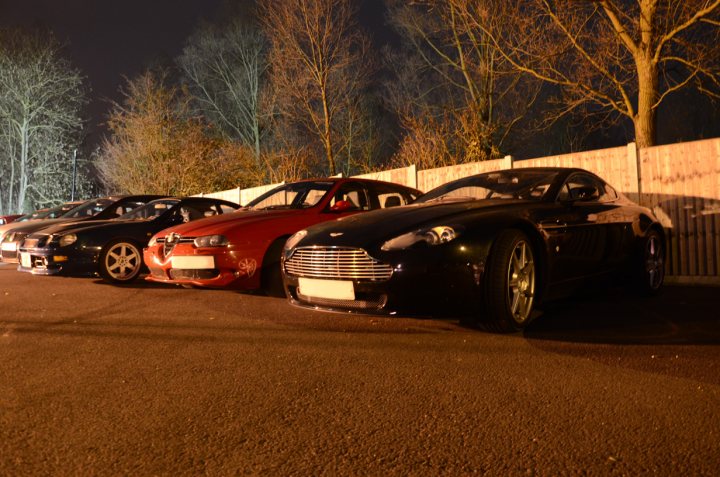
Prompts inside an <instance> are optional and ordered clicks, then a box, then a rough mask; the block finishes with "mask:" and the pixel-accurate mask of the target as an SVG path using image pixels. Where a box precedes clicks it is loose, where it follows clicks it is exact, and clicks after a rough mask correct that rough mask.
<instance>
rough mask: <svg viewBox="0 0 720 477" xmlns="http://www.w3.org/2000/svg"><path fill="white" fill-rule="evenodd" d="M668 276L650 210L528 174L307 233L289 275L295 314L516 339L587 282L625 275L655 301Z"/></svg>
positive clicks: (558, 171)
mask: <svg viewBox="0 0 720 477" xmlns="http://www.w3.org/2000/svg"><path fill="white" fill-rule="evenodd" d="M663 265H664V235H663V230H662V228H661V226H660V224H659V223H658V221H657V220H656V218H655V217H654V215H653V214H652V212H651V211H650V210H648V209H647V208H644V207H641V206H639V205H637V204H634V203H633V202H631V201H630V200H628V199H627V198H625V197H624V196H622V195H621V194H619V193H617V192H616V191H615V190H614V189H613V188H612V187H611V186H609V185H608V184H607V183H605V182H604V181H603V180H602V179H600V178H599V177H597V176H596V175H594V174H592V173H590V172H587V171H585V170H582V169H568V168H526V169H512V170H506V171H497V172H493V173H486V174H480V175H477V176H472V177H468V178H464V179H460V180H458V181H454V182H451V183H448V184H446V185H444V186H441V187H439V188H437V189H434V190H433V191H430V192H429V193H427V194H425V195H424V196H422V197H421V198H420V199H419V200H418V201H416V202H415V203H413V204H411V205H408V206H404V207H398V208H393V209H386V210H381V211H377V212H371V213H368V214H364V215H362V216H353V217H348V218H344V219H341V220H338V221H334V222H329V223H325V224H321V225H318V226H314V227H311V228H309V229H307V230H305V231H301V232H298V234H296V235H295V236H293V237H291V238H290V239H289V240H288V242H287V244H286V247H285V250H284V254H283V264H282V268H283V279H284V285H285V289H286V294H287V296H288V298H289V300H290V302H291V303H293V304H295V305H300V306H306V307H313V308H318V309H326V310H334V311H346V312H363V313H382V314H394V313H397V312H402V313H419V314H425V315H428V314H437V313H441V314H456V313H460V314H461V315H462V316H465V317H466V318H463V320H464V321H466V322H468V323H472V324H482V325H484V326H485V327H486V328H489V329H492V330H497V331H511V330H516V329H520V328H522V327H523V326H525V325H526V324H527V322H529V320H530V319H531V314H532V313H533V311H534V309H535V306H536V305H537V304H538V303H540V302H541V301H543V300H549V299H552V298H556V297H560V296H565V295H567V294H568V293H569V292H571V291H572V290H573V289H575V288H576V286H577V285H578V284H580V283H582V282H585V281H586V280H587V279H588V278H593V277H599V276H602V275H607V274H612V273H617V272H621V273H623V272H627V274H629V276H631V277H633V279H634V283H635V284H637V285H638V286H639V287H640V288H642V289H643V290H645V291H650V292H651V291H654V290H657V289H658V288H659V287H660V286H661V285H662V281H663V276H664V268H663ZM304 292H305V293H304Z"/></svg>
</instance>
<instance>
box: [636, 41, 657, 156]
mask: <svg viewBox="0 0 720 477" xmlns="http://www.w3.org/2000/svg"><path fill="white" fill-rule="evenodd" d="M635 61H636V63H637V71H638V107H637V112H636V113H635V116H634V117H633V123H634V125H635V142H636V144H637V147H638V148H644V147H652V146H654V145H655V144H656V142H657V138H656V132H657V131H656V111H655V103H656V102H657V98H658V74H657V67H656V66H655V64H653V61H652V58H650V57H649V53H647V54H642V55H640V56H639V57H638V58H636V60H635Z"/></svg>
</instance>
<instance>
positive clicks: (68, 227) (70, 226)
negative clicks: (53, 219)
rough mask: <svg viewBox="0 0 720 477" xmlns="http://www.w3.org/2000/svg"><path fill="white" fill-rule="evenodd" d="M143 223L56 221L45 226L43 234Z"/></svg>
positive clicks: (69, 232) (113, 220) (76, 231)
mask: <svg viewBox="0 0 720 477" xmlns="http://www.w3.org/2000/svg"><path fill="white" fill-rule="evenodd" d="M138 223H142V222H139V221H135V220H115V219H112V220H86V221H81V222H76V221H68V222H61V223H55V224H52V225H49V226H46V227H43V229H42V231H41V232H42V233H43V234H47V235H50V234H55V235H57V234H71V233H72V234H77V233H81V232H85V231H88V230H98V229H108V228H112V227H127V226H128V225H132V224H138Z"/></svg>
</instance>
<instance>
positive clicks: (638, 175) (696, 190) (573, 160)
mask: <svg viewBox="0 0 720 477" xmlns="http://www.w3.org/2000/svg"><path fill="white" fill-rule="evenodd" d="M545 166H548V167H555V166H557V167H580V168H583V169H586V170H589V171H592V172H594V173H596V174H597V175H599V176H600V177H602V178H603V179H605V180H606V181H608V182H609V183H610V184H612V185H613V186H614V187H615V188H616V189H618V190H620V191H621V192H623V193H624V194H625V195H627V196H628V197H629V198H631V199H632V200H634V201H636V202H639V203H640V204H642V205H644V206H646V207H649V208H650V209H652V210H653V211H654V212H655V214H656V215H657V216H658V218H659V219H660V221H661V222H662V224H663V227H664V228H665V232H666V237H667V243H668V257H667V258H668V260H667V267H666V271H667V274H668V281H669V282H679V283H692V284H708V285H720V138H717V139H708V140H703V141H694V142H687V143H680V144H672V145H667V146H657V147H652V148H648V149H642V150H640V151H638V150H637V148H636V147H635V144H634V143H631V144H628V145H627V146H622V147H615V148H609V149H600V150H595V151H586V152H578V153H572V154H564V155H558V156H548V157H541V158H536V159H527V160H522V161H516V160H513V158H512V157H510V156H507V157H505V158H503V159H497V160H493V161H485V162H475V163H469V164H460V165H456V166H448V167H441V168H437V169H429V170H420V171H418V170H417V169H416V167H415V166H410V167H404V168H399V169H391V170H386V171H378V172H373V173H370V174H363V175H361V176H356V177H362V178H369V179H377V180H384V181H388V182H395V183H398V184H404V185H408V186H410V187H415V188H417V189H420V190H421V191H424V192H427V191H428V190H430V189H432V188H434V187H437V186H439V185H442V184H444V183H446V182H449V181H451V180H455V179H459V178H461V177H467V176H470V175H473V174H479V173H481V172H488V171H495V170H501V169H511V168H520V167H545ZM277 185H278V184H273V185H269V186H261V187H255V188H252V189H242V190H241V189H231V190H230V191H222V192H217V193H213V194H206V195H207V196H213V197H222V198H227V199H228V200H232V201H234V202H238V203H240V204H247V202H249V201H250V200H252V199H253V198H255V197H257V196H258V195H260V194H262V193H264V192H265V191H267V190H269V189H271V188H272V187H275V186H277Z"/></svg>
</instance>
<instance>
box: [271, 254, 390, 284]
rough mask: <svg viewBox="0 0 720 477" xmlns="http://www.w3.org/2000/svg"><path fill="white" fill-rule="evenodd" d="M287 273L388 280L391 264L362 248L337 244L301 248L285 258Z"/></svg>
mask: <svg viewBox="0 0 720 477" xmlns="http://www.w3.org/2000/svg"><path fill="white" fill-rule="evenodd" d="M285 272H286V273H288V274H289V275H294V276H298V277H308V278H329V279H341V280H360V281H363V280H367V281H377V280H388V279H389V278H390V277H391V276H392V267H391V266H390V265H388V264H386V263H382V262H379V261H378V260H375V259H374V258H372V257H370V256H369V255H368V254H367V252H366V251H365V250H362V249H358V248H339V247H302V248H298V249H297V250H295V252H293V254H292V256H290V258H289V259H287V260H286V261H285Z"/></svg>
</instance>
